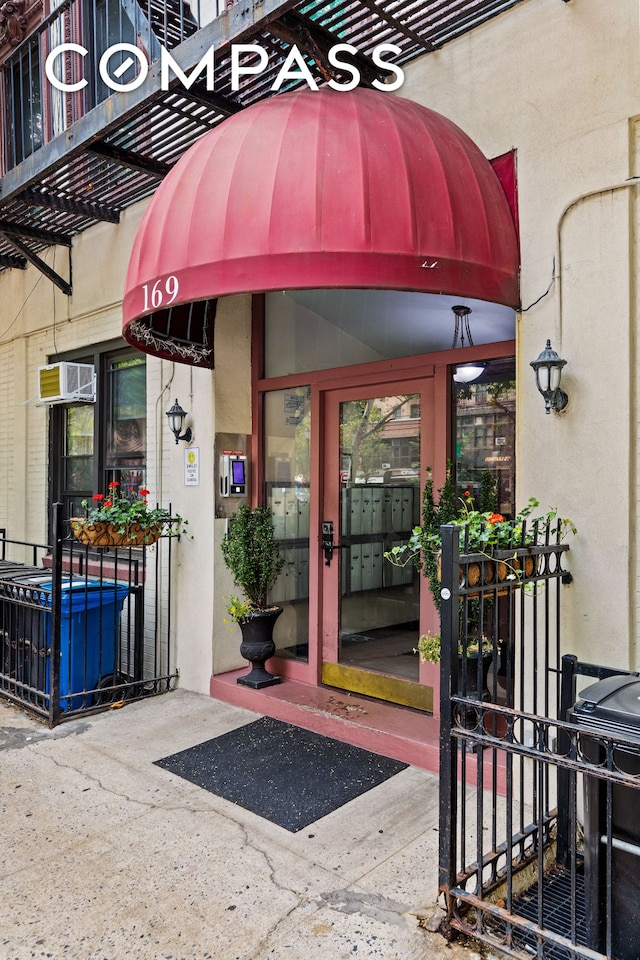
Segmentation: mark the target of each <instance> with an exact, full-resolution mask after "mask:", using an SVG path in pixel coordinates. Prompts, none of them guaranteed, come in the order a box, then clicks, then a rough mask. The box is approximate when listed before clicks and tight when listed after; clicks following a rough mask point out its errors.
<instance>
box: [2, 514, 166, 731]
mask: <svg viewBox="0 0 640 960" xmlns="http://www.w3.org/2000/svg"><path fill="white" fill-rule="evenodd" d="M62 527H63V525H62V519H61V513H60V504H56V505H55V506H54V530H55V531H56V532H57V535H56V536H55V537H54V540H53V543H52V544H51V545H43V544H35V543H24V542H20V541H15V540H10V539H8V538H7V537H6V533H5V531H4V530H2V531H0V696H2V697H4V698H6V699H9V700H12V701H14V702H16V703H19V704H20V705H21V706H23V707H25V708H26V709H28V710H29V711H31V712H32V713H34V714H37V715H39V716H42V717H45V718H46V719H47V720H48V721H49V724H50V726H55V725H56V724H58V723H60V722H62V721H63V720H67V719H70V718H72V717H75V716H77V715H79V714H83V713H87V712H89V711H91V712H95V711H99V710H105V709H108V708H112V707H113V706H114V705H115V704H118V705H120V704H122V703H124V702H125V701H128V700H133V699H140V698H141V697H145V696H149V695H151V694H156V693H162V692H164V691H167V690H170V689H171V688H172V686H173V683H174V681H175V679H176V676H177V675H176V673H175V671H173V670H172V668H171V664H172V652H171V642H170V641H171V560H172V538H171V537H166V538H163V537H161V538H160V540H159V541H158V543H157V544H155V545H154V546H153V547H135V548H122V549H115V550H106V549H98V550H96V549H91V548H89V547H87V546H83V545H82V544H80V543H79V542H78V541H76V540H75V539H73V538H71V539H65V538H63V536H62Z"/></svg>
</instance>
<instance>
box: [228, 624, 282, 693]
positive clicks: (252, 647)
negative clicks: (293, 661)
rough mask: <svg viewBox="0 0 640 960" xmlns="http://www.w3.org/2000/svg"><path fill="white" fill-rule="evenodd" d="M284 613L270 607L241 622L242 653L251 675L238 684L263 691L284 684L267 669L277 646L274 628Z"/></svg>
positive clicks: (246, 674) (248, 674)
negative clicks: (264, 688)
mask: <svg viewBox="0 0 640 960" xmlns="http://www.w3.org/2000/svg"><path fill="white" fill-rule="evenodd" d="M281 613H282V607H276V606H274V607H270V608H269V609H267V610H254V611H252V613H250V614H249V616H248V617H245V618H244V619H243V620H241V621H240V630H241V631H242V643H241V644H240V653H241V654H242V656H243V657H244V659H245V660H248V661H249V663H250V664H251V670H250V671H249V673H245V674H243V676H241V677H238V680H237V682H238V683H240V684H242V686H245V687H251V688H252V689H253V690H261V689H262V688H263V687H270V686H273V685H274V684H276V683H281V682H282V677H278V676H275V675H274V674H272V673H269V672H268V670H266V669H265V665H264V664H265V661H266V660H268V659H269V658H270V657H272V656H273V655H274V653H275V652H276V645H275V643H274V641H273V628H274V627H275V624H276V620H277V619H278V617H279V616H280V614H281Z"/></svg>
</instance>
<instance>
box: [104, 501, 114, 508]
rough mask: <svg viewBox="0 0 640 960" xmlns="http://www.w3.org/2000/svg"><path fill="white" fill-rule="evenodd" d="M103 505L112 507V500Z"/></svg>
mask: <svg viewBox="0 0 640 960" xmlns="http://www.w3.org/2000/svg"><path fill="white" fill-rule="evenodd" d="M104 505H105V507H112V506H113V500H105V502H104Z"/></svg>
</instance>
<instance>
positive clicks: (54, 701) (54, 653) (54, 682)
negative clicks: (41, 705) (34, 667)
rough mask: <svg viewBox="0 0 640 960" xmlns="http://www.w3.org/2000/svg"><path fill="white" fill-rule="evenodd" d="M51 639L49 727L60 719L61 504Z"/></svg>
mask: <svg viewBox="0 0 640 960" xmlns="http://www.w3.org/2000/svg"><path fill="white" fill-rule="evenodd" d="M52 529H53V545H52V552H51V553H52V568H51V572H52V575H53V576H52V580H51V637H50V640H49V726H50V727H54V726H55V725H56V723H57V722H58V719H59V717H60V713H61V708H60V653H61V641H60V633H61V629H62V504H61V503H54V505H53V522H52Z"/></svg>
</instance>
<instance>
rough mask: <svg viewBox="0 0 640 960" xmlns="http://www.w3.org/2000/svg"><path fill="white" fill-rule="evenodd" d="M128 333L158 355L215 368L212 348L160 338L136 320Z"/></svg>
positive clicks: (141, 321)
mask: <svg viewBox="0 0 640 960" xmlns="http://www.w3.org/2000/svg"><path fill="white" fill-rule="evenodd" d="M128 333H129V336H130V338H131V339H133V340H137V341H138V342H139V343H141V344H144V345H145V346H146V347H149V348H150V352H152V353H155V354H156V355H163V354H171V355H173V356H176V357H180V359H181V361H182V362H186V363H192V364H194V365H196V366H204V367H211V366H213V364H212V359H213V350H211V348H210V347H204V346H200V345H199V344H196V343H180V342H179V341H177V340H174V339H173V338H172V337H162V336H158V335H157V334H156V333H154V332H153V331H152V330H151V329H150V328H149V327H148V326H147V325H146V324H145V322H144V320H134V321H133V323H131V324H130V325H129V328H128Z"/></svg>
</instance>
